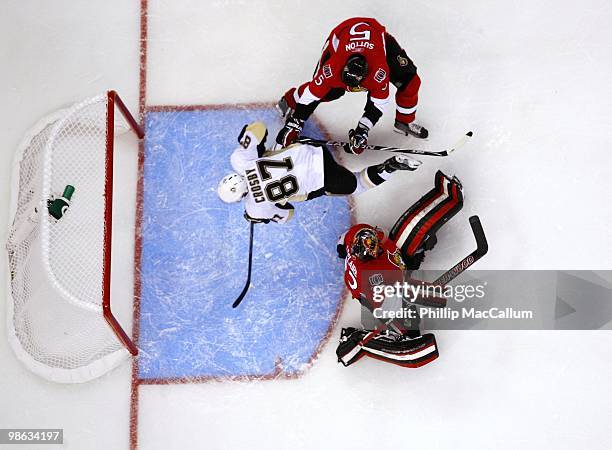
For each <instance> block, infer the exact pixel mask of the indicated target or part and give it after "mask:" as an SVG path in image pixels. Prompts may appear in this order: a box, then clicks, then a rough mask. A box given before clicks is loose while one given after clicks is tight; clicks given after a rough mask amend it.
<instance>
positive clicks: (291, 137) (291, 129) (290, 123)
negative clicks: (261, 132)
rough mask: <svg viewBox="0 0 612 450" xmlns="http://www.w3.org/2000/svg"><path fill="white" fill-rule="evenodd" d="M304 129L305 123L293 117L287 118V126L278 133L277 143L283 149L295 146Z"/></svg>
mask: <svg viewBox="0 0 612 450" xmlns="http://www.w3.org/2000/svg"><path fill="white" fill-rule="evenodd" d="M302 128H304V121H303V120H301V119H296V118H294V117H293V116H289V117H287V121H286V122H285V126H284V127H283V128H282V129H281V130H280V131H279V132H278V135H277V136H276V143H277V144H279V145H280V146H281V147H287V146H288V145H291V144H293V143H294V142H295V141H297V140H298V138H299V137H300V133H301V132H302Z"/></svg>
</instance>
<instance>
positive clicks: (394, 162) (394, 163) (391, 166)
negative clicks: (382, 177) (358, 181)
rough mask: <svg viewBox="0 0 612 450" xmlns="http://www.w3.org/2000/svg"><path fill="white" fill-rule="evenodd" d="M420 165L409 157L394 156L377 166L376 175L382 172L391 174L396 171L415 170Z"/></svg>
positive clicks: (419, 162)
mask: <svg viewBox="0 0 612 450" xmlns="http://www.w3.org/2000/svg"><path fill="white" fill-rule="evenodd" d="M421 164H422V163H421V161H419V160H418V159H414V158H411V157H410V156H406V155H395V156H394V157H392V158H389V159H388V160H386V161H385V162H383V163H381V164H379V165H378V173H382V172H383V171H384V172H387V173H393V172H395V171H396V170H411V171H412V170H417V169H418V168H419V166H420V165H421Z"/></svg>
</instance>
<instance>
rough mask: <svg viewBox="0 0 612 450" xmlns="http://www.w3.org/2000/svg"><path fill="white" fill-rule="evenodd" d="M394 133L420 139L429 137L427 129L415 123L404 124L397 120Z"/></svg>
mask: <svg viewBox="0 0 612 450" xmlns="http://www.w3.org/2000/svg"><path fill="white" fill-rule="evenodd" d="M393 131H395V132H396V133H400V134H403V135H406V136H408V135H409V134H410V135H412V136H414V137H417V138H419V139H426V138H427V136H429V131H427V128H425V127H424V126H422V125H419V124H418V123H415V122H411V123H404V122H400V121H398V120H396V121H395V125H394V126H393Z"/></svg>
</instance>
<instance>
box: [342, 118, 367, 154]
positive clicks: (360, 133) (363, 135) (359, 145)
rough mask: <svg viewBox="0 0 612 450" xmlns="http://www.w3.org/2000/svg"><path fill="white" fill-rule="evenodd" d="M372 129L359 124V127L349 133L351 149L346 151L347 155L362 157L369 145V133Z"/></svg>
mask: <svg viewBox="0 0 612 450" xmlns="http://www.w3.org/2000/svg"><path fill="white" fill-rule="evenodd" d="M369 131H370V129H369V128H368V127H367V126H365V125H364V124H362V123H358V124H357V127H356V128H355V129H353V130H350V131H349V134H348V135H349V147H348V149H347V148H345V149H344V150H345V151H346V152H347V153H353V154H355V155H360V154H361V153H363V151H364V150H365V147H366V145H368V132H369Z"/></svg>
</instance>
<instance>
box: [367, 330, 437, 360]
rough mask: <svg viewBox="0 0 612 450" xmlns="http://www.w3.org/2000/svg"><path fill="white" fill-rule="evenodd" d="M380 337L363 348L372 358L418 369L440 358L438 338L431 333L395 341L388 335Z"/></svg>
mask: <svg viewBox="0 0 612 450" xmlns="http://www.w3.org/2000/svg"><path fill="white" fill-rule="evenodd" d="M380 336H381V337H380V338H379V339H376V338H374V339H371V340H370V341H369V342H368V343H366V344H365V345H364V346H363V350H364V351H365V352H366V355H367V356H369V357H370V358H374V359H378V360H381V361H385V362H389V363H391V364H396V365H398V366H401V367H408V368H417V367H421V366H424V365H425V364H428V363H430V362H432V361H433V360H435V359H437V358H438V356H439V354H438V346H437V344H436V338H435V336H434V335H433V334H431V333H427V334H424V335H422V336H419V337H416V338H413V339H410V338H407V337H401V338H400V339H399V340H393V339H392V338H391V337H389V336H387V335H380ZM377 337H378V336H377Z"/></svg>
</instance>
